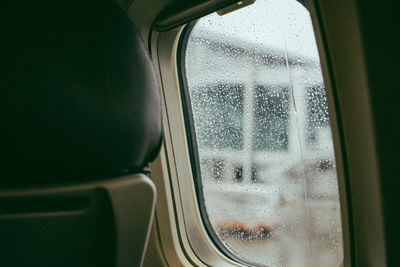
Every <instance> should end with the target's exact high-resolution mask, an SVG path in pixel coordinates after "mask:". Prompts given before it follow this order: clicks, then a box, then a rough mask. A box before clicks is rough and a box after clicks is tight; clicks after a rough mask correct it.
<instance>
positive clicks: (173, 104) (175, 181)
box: [150, 1, 351, 266]
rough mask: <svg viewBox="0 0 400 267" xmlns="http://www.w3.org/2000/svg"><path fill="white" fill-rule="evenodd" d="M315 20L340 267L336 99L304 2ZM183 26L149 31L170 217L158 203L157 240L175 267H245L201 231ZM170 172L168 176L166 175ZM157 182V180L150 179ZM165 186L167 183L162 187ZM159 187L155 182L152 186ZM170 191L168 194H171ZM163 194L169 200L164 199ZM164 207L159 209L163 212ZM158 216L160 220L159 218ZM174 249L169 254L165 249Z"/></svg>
mask: <svg viewBox="0 0 400 267" xmlns="http://www.w3.org/2000/svg"><path fill="white" fill-rule="evenodd" d="M306 6H307V8H308V9H309V11H310V14H311V18H312V20H313V25H314V32H315V34H316V39H317V44H318V49H319V54H320V60H321V66H322V71H323V76H324V80H325V88H326V94H327V100H328V106H329V112H330V116H331V127H332V133H333V142H334V146H335V157H336V164H337V175H338V184H339V188H340V190H339V191H340V202H341V209H342V230H343V237H344V240H343V242H344V244H343V245H344V262H343V266H350V263H351V257H350V250H351V245H350V238H349V236H350V234H349V232H350V230H349V220H348V218H349V216H348V206H347V204H348V203H347V201H346V200H347V196H346V193H345V192H346V190H345V189H346V182H345V178H344V166H343V158H342V153H341V151H342V147H341V145H340V135H339V131H340V130H339V127H338V120H340V118H338V117H337V111H336V108H335V106H336V105H335V103H336V101H335V99H336V96H335V94H334V92H333V91H332V88H331V86H330V85H331V82H330V79H329V69H328V67H327V66H328V64H327V57H326V55H325V53H324V47H323V40H322V39H323V38H322V34H321V28H320V27H319V21H320V17H319V15H318V13H317V8H316V5H314V3H313V2H311V1H310V2H306ZM183 29H184V27H180V28H177V29H173V30H170V31H167V32H162V33H158V32H152V36H151V40H152V41H151V42H150V43H151V52H152V58H153V61H154V62H155V63H156V64H157V67H158V68H157V69H158V71H159V75H160V80H161V83H162V91H163V92H162V93H163V95H162V97H163V101H164V104H165V106H164V110H163V111H164V115H163V116H164V117H163V123H164V130H165V141H164V147H163V149H162V151H161V155H160V157H159V159H158V160H157V162H156V164H161V168H162V169H163V172H162V175H160V176H159V177H157V178H156V179H160V180H164V182H163V185H164V188H163V189H165V191H164V190H163V191H161V192H160V191H159V198H161V199H165V200H166V201H167V203H166V204H167V206H168V212H159V211H158V210H159V209H160V210H161V209H163V208H165V207H164V206H165V205H166V204H165V203H163V204H161V203H160V202H161V201H158V202H157V207H159V209H157V207H156V213H157V217H158V218H157V220H158V222H164V221H165V220H167V221H169V224H164V225H163V223H159V229H160V239H161V243H162V247H163V249H164V254H165V257H166V260H167V261H168V262H169V264H173V265H174V266H187V265H194V266H243V265H246V264H240V263H238V262H235V261H233V260H231V259H229V258H228V257H226V256H225V255H224V254H223V253H221V252H220V251H219V250H218V249H217V247H216V246H215V244H214V242H213V241H212V240H211V239H210V237H209V235H208V233H207V230H206V229H205V227H204V225H203V222H202V217H201V215H200V210H199V206H198V204H197V198H196V186H195V181H194V179H193V175H192V166H191V163H190V156H191V155H190V152H189V147H188V140H187V139H186V138H187V133H186V127H185V116H186V115H185V112H184V108H183V106H182V102H181V99H182V95H181V89H180V84H179V79H178V66H177V60H176V58H177V53H178V44H179V39H180V36H181V34H182V32H183ZM166 170H168V171H166ZM154 177H155V176H154ZM165 181H167V182H165ZM156 184H157V181H156ZM169 190H172V192H169ZM165 195H167V197H165ZM162 206H163V207H162ZM160 215H161V216H160ZM167 248H173V249H167Z"/></svg>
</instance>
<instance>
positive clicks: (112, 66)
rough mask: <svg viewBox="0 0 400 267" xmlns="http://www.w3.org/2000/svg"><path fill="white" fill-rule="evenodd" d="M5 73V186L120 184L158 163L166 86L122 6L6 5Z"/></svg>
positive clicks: (0, 106)
mask: <svg viewBox="0 0 400 267" xmlns="http://www.w3.org/2000/svg"><path fill="white" fill-rule="evenodd" d="M0 66H1V68H0V73H1V74H0V118H1V125H0V155H1V156H0V186H1V185H4V184H11V185H24V184H41V183H59V182H75V181H85V180H87V179H98V178H105V177H112V176H118V175H123V174H126V173H130V172H133V171H141V170H142V169H143V168H144V167H145V166H146V165H147V164H148V163H149V162H150V161H152V160H153V159H154V158H155V156H156V155H157V153H158V151H159V148H160V143H161V131H162V127H161V107H160V99H159V86H158V82H157V78H156V76H155V72H154V70H153V66H152V62H151V61H150V59H149V56H148V54H147V51H146V48H145V47H144V45H143V43H142V41H141V39H140V37H139V35H138V33H137V32H136V31H135V29H134V26H133V24H132V22H131V21H130V19H129V18H128V17H127V15H126V14H125V13H124V12H123V11H122V9H120V7H119V6H118V5H117V4H116V3H115V2H114V1H113V0H68V1H59V0H48V1H41V0H39V1H32V0H22V1H14V0H13V1H7V0H6V1H2V2H0Z"/></svg>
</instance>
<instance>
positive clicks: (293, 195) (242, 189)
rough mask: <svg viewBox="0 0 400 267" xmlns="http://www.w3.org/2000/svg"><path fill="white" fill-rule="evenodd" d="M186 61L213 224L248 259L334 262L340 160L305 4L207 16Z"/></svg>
mask: <svg viewBox="0 0 400 267" xmlns="http://www.w3.org/2000/svg"><path fill="white" fill-rule="evenodd" d="M185 66H186V73H187V77H186V78H187V82H188V89H189V93H190V99H191V105H192V111H193V120H194V125H195V132H196V137H197V142H198V153H199V158H200V169H201V182H202V187H203V194H204V199H205V203H204V205H205V208H206V211H207V216H208V218H209V219H210V222H211V227H212V229H211V230H212V231H214V232H215V233H216V234H217V236H218V238H219V239H220V240H221V241H222V243H223V245H224V246H225V247H226V248H227V249H228V250H229V251H230V252H231V253H232V255H235V256H236V257H237V258H240V259H241V260H243V261H245V262H248V263H249V264H253V265H257V266H326V267H327V266H339V264H340V263H341V262H342V259H343V248H342V229H341V222H340V204H339V196H338V186H337V177H336V164H335V159H334V151H333V145H332V136H331V129H330V119H329V113H328V107H327V100H326V95H325V88H324V82H323V78H322V74H321V67H320V62H319V56H318V51H317V47H316V42H315V38H314V33H313V28H312V24H311V20H310V16H309V13H308V11H307V10H306V9H305V8H304V7H303V6H302V5H300V4H299V3H298V2H297V1H295V0H257V2H256V3H255V4H254V5H252V6H249V7H246V8H243V9H241V10H239V11H236V12H233V13H230V14H227V15H225V16H222V17H220V16H218V15H216V14H212V15H209V16H207V17H204V18H202V19H200V20H199V21H198V22H197V24H196V25H195V26H194V28H193V30H192V32H191V33H190V37H189V40H188V43H187V50H186V62H185Z"/></svg>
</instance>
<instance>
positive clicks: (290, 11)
mask: <svg viewBox="0 0 400 267" xmlns="http://www.w3.org/2000/svg"><path fill="white" fill-rule="evenodd" d="M210 33H211V34H215V35H217V36H219V38H220V37H221V35H222V36H224V37H223V38H224V39H226V41H229V42H240V41H241V40H245V41H247V42H252V43H254V44H256V45H257V46H260V47H263V48H274V49H280V50H284V49H285V41H284V40H286V46H287V49H288V51H290V52H292V53H295V54H298V55H304V56H306V57H312V58H318V51H317V47H316V43H315V37H314V33H313V28H312V24H311V19H310V16H309V13H308V11H307V10H306V9H305V7H303V6H302V5H301V4H300V3H298V2H297V1H296V0H256V2H255V3H254V4H253V5H251V6H248V7H245V8H242V9H240V10H237V11H235V12H232V13H229V14H226V15H224V16H222V17H221V16H219V15H217V14H216V13H214V14H211V15H209V16H207V17H204V18H202V19H200V20H199V22H198V23H197V24H196V26H195V28H194V30H193V34H196V35H198V34H201V35H205V34H210Z"/></svg>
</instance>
